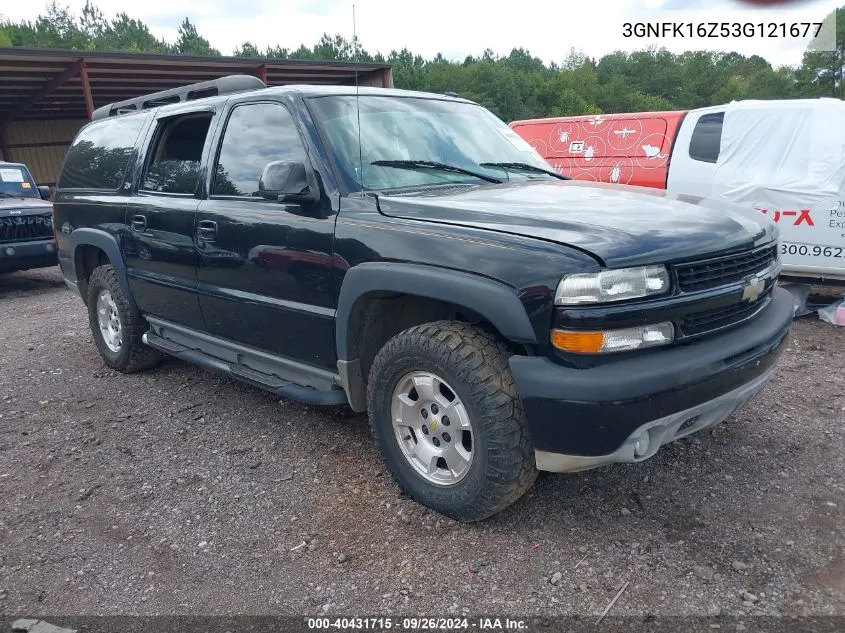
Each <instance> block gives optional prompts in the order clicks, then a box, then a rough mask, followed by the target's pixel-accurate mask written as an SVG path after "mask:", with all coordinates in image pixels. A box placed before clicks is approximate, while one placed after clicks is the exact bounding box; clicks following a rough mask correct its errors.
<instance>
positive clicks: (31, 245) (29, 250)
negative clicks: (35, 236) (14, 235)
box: [0, 239, 58, 273]
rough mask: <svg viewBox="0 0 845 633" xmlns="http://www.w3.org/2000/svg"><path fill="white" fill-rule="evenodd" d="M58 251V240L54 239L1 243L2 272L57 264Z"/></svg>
mask: <svg viewBox="0 0 845 633" xmlns="http://www.w3.org/2000/svg"><path fill="white" fill-rule="evenodd" d="M56 251H57V248H56V241H55V240H52V239H46V240H32V241H30V242H7V243H3V244H0V272H4V273H8V272H12V271H15V270H27V269H29V268H46V267H48V266H55V265H56V264H57V263H58V256H57V255H56Z"/></svg>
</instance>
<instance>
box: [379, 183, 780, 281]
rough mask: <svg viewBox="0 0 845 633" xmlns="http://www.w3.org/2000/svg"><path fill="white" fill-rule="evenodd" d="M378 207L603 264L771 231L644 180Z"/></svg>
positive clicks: (663, 257) (734, 211)
mask: <svg viewBox="0 0 845 633" xmlns="http://www.w3.org/2000/svg"><path fill="white" fill-rule="evenodd" d="M379 208H380V210H381V212H382V213H383V214H384V215H387V216H392V217H397V218H406V219H412V220H420V221H426V222H437V223H442V224H457V225H461V226H472V227H477V228H480V229H486V230H490V231H499V232H503V233H510V234H516V235H522V236H526V237H531V238H535V239H540V240H545V241H550V242H555V243H558V244H563V245H566V246H571V247H574V248H577V249H579V250H582V251H584V252H586V253H589V254H591V255H592V256H594V257H595V258H597V259H598V260H599V263H601V264H603V265H606V266H609V267H614V268H615V267H621V266H634V265H640V264H657V263H672V262H674V261H682V260H688V259H695V258H698V257H701V256H704V255H711V254H716V253H723V252H730V251H739V250H746V249H750V248H753V247H755V246H758V245H762V244H765V243H768V242H771V241H773V240H775V239H776V238H777V235H778V233H777V228H776V226H775V224H774V223H773V222H772V221H771V220H770V219H768V218H766V217H765V216H764V215H763V214H761V213H758V212H754V211H747V210H745V209H743V208H741V207H738V206H734V205H732V204H730V203H726V202H721V201H719V202H716V201H714V200H708V199H705V198H700V197H695V196H682V195H678V194H673V193H667V192H666V191H663V190H658V189H649V188H645V187H628V186H622V185H611V184H604V183H588V182H583V181H575V180H568V181H559V180H553V181H547V180H542V181H528V182H525V181H521V182H519V183H516V182H513V183H509V184H503V185H494V186H482V187H472V188H468V189H463V190H458V191H456V190H455V189H454V188H453V189H451V190H449V191H446V192H442V191H436V190H433V191H427V192H425V193H423V194H416V195H406V196H395V195H390V196H380V197H379Z"/></svg>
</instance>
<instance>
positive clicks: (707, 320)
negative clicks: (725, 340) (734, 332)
mask: <svg viewBox="0 0 845 633" xmlns="http://www.w3.org/2000/svg"><path fill="white" fill-rule="evenodd" d="M773 285H774V284H772V286H773ZM772 286H769V287H768V288H767V289H766V291H765V292H764V293H763V294H762V295H760V297H759V298H758V299H757V300H756V301H752V302H747V301H743V302H741V303H734V304H731V305H729V306H724V307H722V308H714V309H712V310H702V311H701V312H694V313H693V314H688V315H686V316H685V317H683V318H682V319H681V331H682V332H683V334H684V336H695V335H697V334H704V333H705V332H712V331H714V330H719V329H721V328H723V327H727V326H729V325H734V324H737V323H740V322H741V321H744V320H745V319H747V318H749V317H751V316H753V315H754V314H756V313H757V312H758V311H759V310H761V309H762V308H763V307H765V306H766V304H767V303H768V302H769V299H771V296H772Z"/></svg>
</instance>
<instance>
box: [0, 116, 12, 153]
mask: <svg viewBox="0 0 845 633" xmlns="http://www.w3.org/2000/svg"><path fill="white" fill-rule="evenodd" d="M0 152H2V154H3V160H5V161H6V162H11V160H12V157H11V156H9V143H8V139H7V138H6V122H5V121H0Z"/></svg>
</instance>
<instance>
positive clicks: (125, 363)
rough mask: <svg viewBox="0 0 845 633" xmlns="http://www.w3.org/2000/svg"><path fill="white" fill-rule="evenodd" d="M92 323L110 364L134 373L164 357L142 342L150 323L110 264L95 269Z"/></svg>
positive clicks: (91, 290)
mask: <svg viewBox="0 0 845 633" xmlns="http://www.w3.org/2000/svg"><path fill="white" fill-rule="evenodd" d="M88 323H89V325H90V326H91V334H92V335H93V337H94V343H95V344H96V345H97V349H98V350H99V351H100V355H101V356H102V357H103V360H104V361H106V364H107V365H108V366H109V367H111V368H113V369H116V370H117V371H119V372H122V373H124V374H131V373H134V372H138V371H142V370H144V369H149V368H150V367H153V366H155V365H156V364H158V362H159V361H160V360H161V357H162V355H161V353H160V352H159V351H158V350H155V349H153V348H152V347H147V346H146V345H144V344H143V343H142V342H141V336H142V335H143V334H144V332H146V331H147V330H148V329H149V327H150V326H149V324H148V323H147V322H146V321H145V320H144V318H143V317H142V316H141V314H140V313H139V312H138V310H137V309H136V308H135V307H134V306H133V305H132V304H130V303H129V301H128V299H127V298H126V296H125V295H124V294H123V291H122V290H121V288H120V284H119V283H118V282H117V275H116V273H115V272H114V268H113V267H112V266H111V265H110V264H107V265H104V266H98V267H97V268H95V269H94V272H93V273H91V278H90V279H89V280H88Z"/></svg>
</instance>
